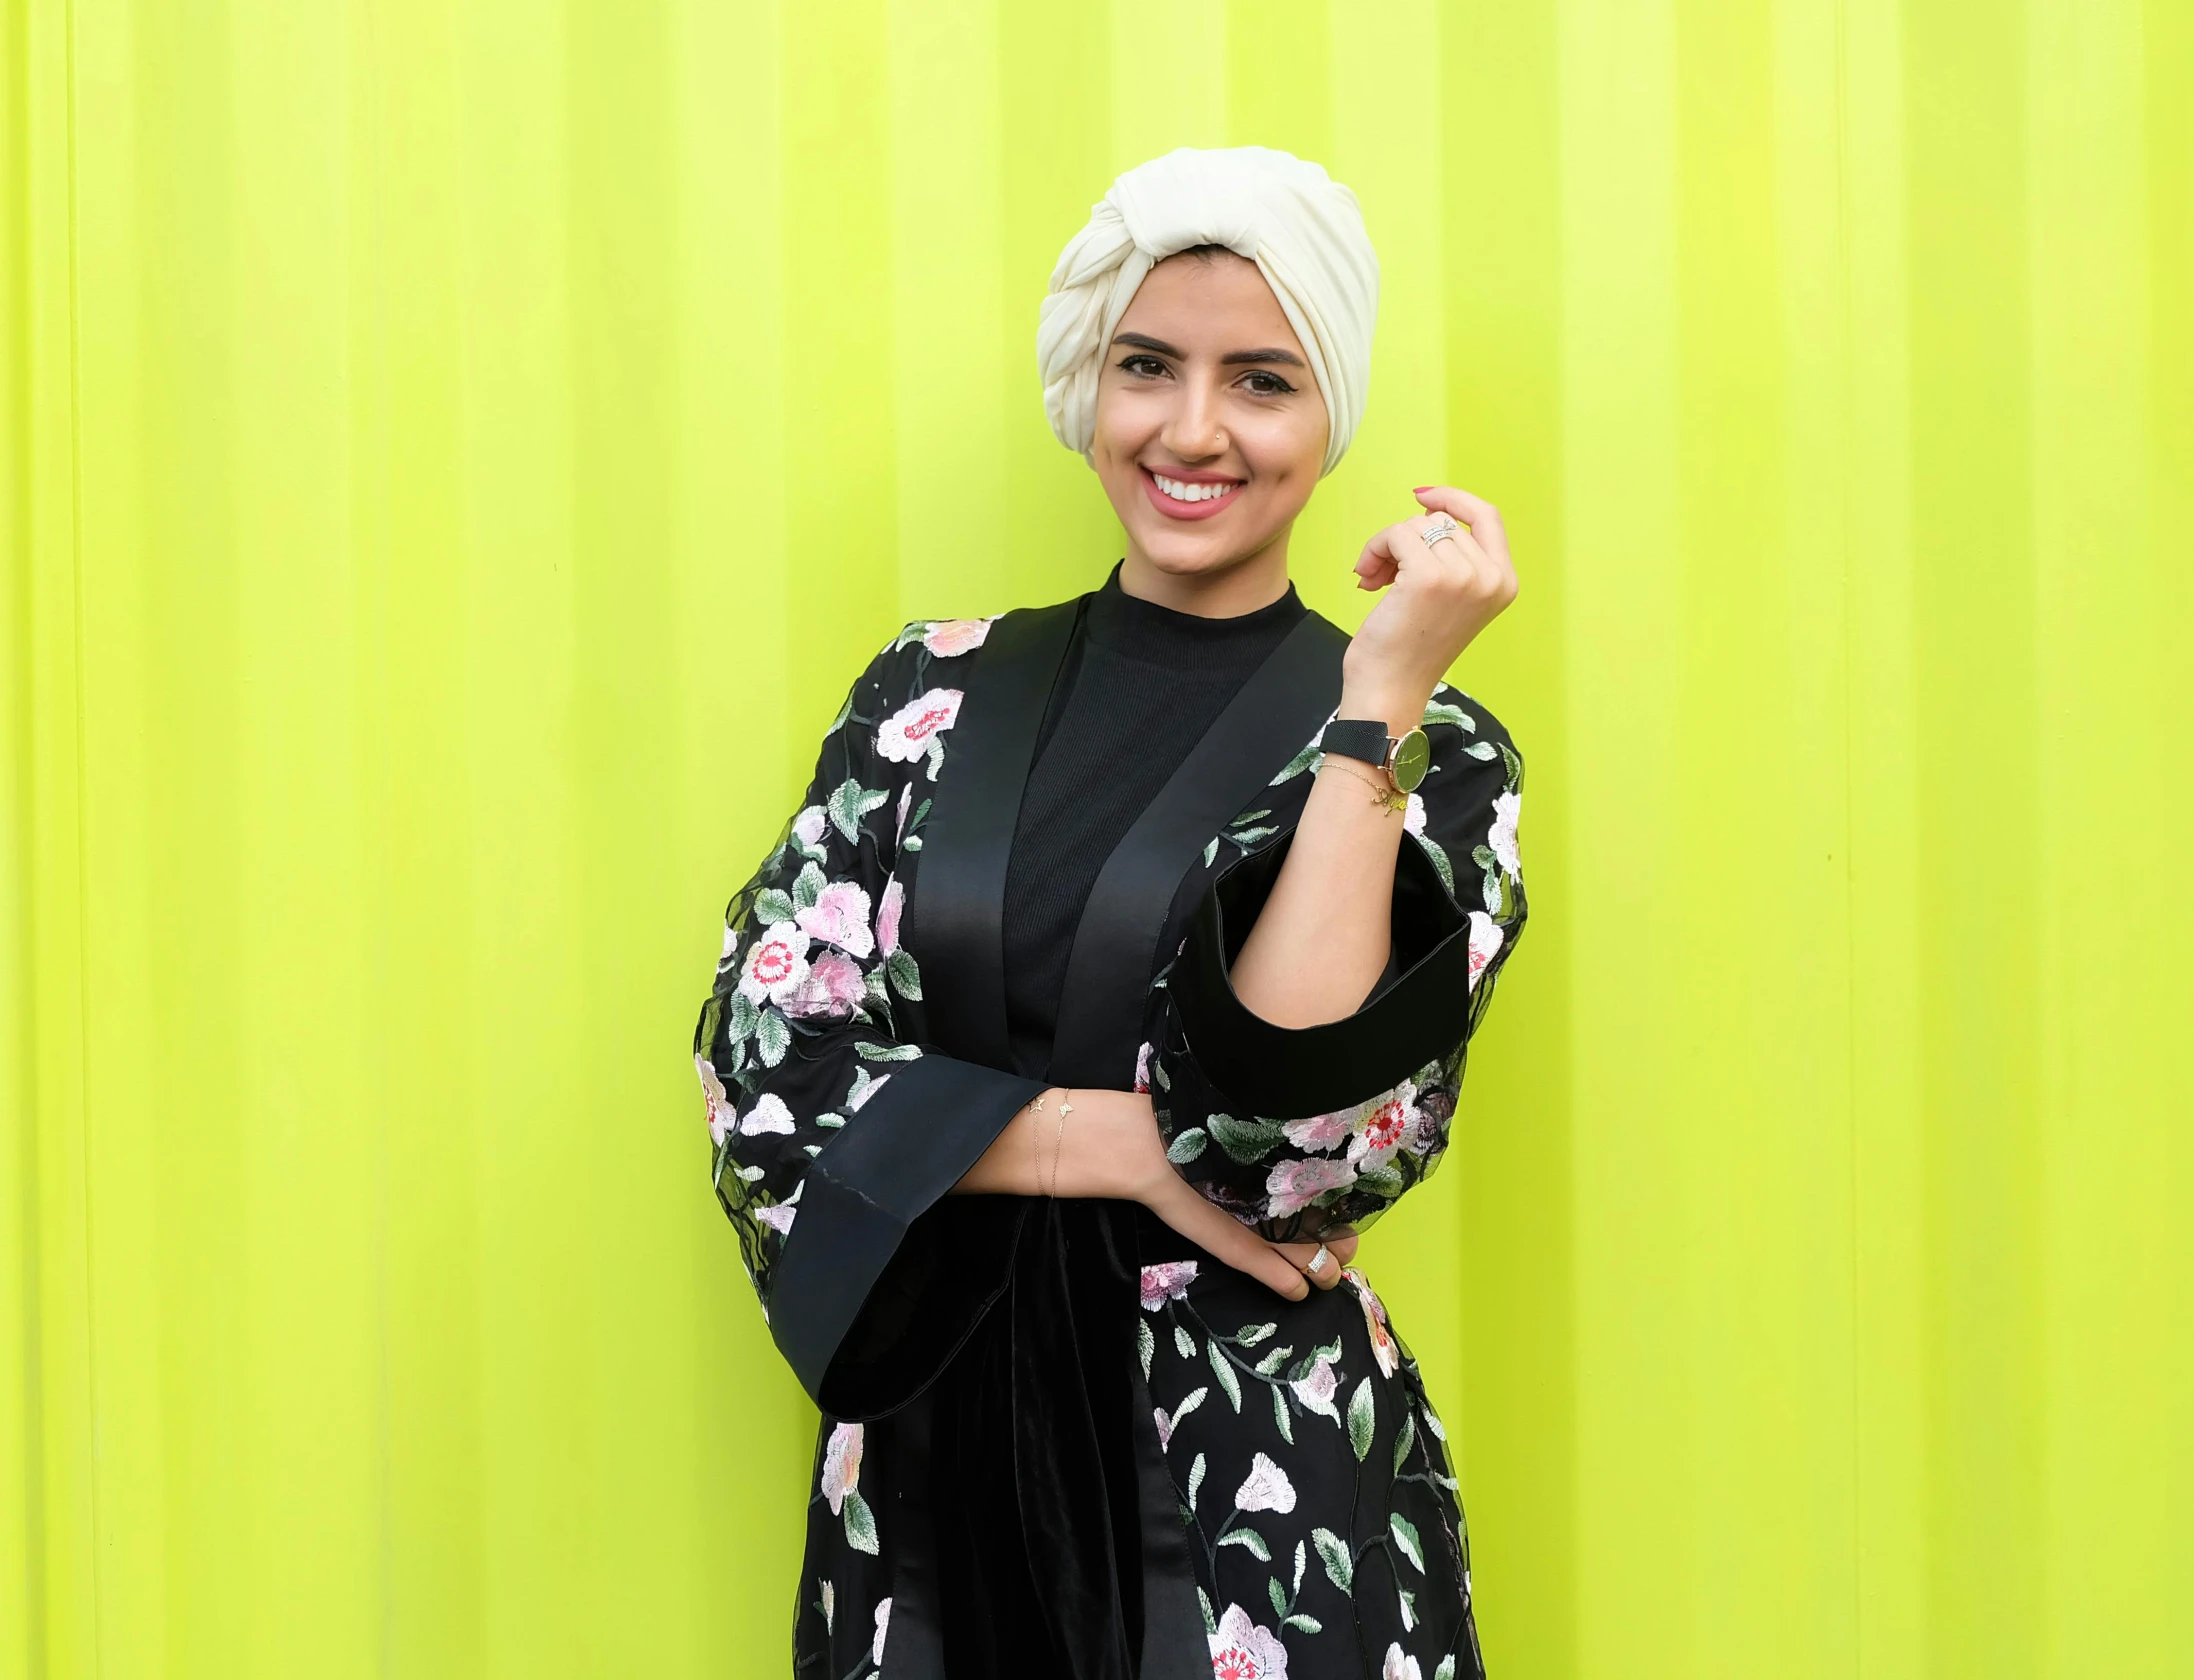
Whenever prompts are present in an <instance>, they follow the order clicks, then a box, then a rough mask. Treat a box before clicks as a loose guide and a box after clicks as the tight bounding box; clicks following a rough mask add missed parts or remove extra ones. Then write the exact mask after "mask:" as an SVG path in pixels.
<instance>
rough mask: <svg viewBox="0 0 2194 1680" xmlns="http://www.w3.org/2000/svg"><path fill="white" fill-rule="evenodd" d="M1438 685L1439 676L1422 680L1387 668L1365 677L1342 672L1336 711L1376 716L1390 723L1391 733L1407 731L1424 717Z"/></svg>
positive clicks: (1388, 729) (1354, 714) (1346, 713)
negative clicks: (1396, 674) (1347, 674)
mask: <svg viewBox="0 0 2194 1680" xmlns="http://www.w3.org/2000/svg"><path fill="white" fill-rule="evenodd" d="M1438 686H1439V679H1438V678H1437V677H1435V678H1434V679H1432V680H1431V681H1430V682H1423V683H1420V682H1418V681H1416V680H1415V679H1412V678H1397V677H1393V676H1390V675H1388V674H1386V673H1384V672H1381V673H1378V674H1375V675H1371V676H1366V677H1350V676H1343V678H1342V679H1341V706H1340V710H1339V712H1338V713H1337V714H1336V715H1337V716H1340V717H1344V718H1372V719H1377V720H1378V721H1379V722H1382V723H1384V724H1385V725H1386V726H1387V733H1388V734H1390V735H1402V734H1406V733H1407V732H1408V731H1410V730H1412V729H1414V728H1416V727H1417V725H1418V724H1419V723H1420V722H1422V721H1423V719H1424V715H1425V706H1426V705H1427V703H1428V702H1430V700H1431V699H1432V691H1433V690H1434V689H1435V688H1437V687H1438Z"/></svg>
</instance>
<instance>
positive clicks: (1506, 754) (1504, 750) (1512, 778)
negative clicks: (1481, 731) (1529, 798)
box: [1501, 741, 1524, 793]
mask: <svg viewBox="0 0 2194 1680" xmlns="http://www.w3.org/2000/svg"><path fill="white" fill-rule="evenodd" d="M1501 763H1502V765H1503V766H1504V767H1505V768H1506V769H1507V771H1508V787H1507V789H1506V791H1507V792H1509V793H1514V792H1515V791H1516V784H1517V783H1518V782H1520V781H1522V780H1523V779H1524V761H1523V760H1522V759H1520V758H1518V757H1517V756H1516V749H1515V748H1514V747H1512V746H1510V745H1509V744H1508V743H1507V742H1506V741H1503V742H1502V743H1501Z"/></svg>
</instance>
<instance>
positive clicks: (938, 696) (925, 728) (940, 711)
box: [876, 688, 960, 764]
mask: <svg viewBox="0 0 2194 1680" xmlns="http://www.w3.org/2000/svg"><path fill="white" fill-rule="evenodd" d="M959 715H960V691H959V690H958V689H956V688H933V689H931V690H930V691H929V692H928V693H927V694H923V695H920V696H918V697H917V698H915V699H912V700H909V701H908V702H907V703H906V704H905V705H904V706H901V707H900V708H899V709H898V710H897V711H896V712H893V713H892V714H891V716H889V717H888V718H886V719H884V721H883V722H882V723H880V724H878V725H877V726H876V750H877V752H879V753H880V754H882V755H883V756H884V757H885V758H888V759H890V760H892V761H893V762H894V763H897V764H912V763H913V762H914V761H915V760H916V759H918V758H920V757H921V756H922V755H923V754H924V753H926V752H928V751H929V743H930V737H931V736H933V735H936V734H939V733H941V732H942V731H944V730H947V729H950V728H951V727H952V723H953V719H955V718H957V717H958V716H959Z"/></svg>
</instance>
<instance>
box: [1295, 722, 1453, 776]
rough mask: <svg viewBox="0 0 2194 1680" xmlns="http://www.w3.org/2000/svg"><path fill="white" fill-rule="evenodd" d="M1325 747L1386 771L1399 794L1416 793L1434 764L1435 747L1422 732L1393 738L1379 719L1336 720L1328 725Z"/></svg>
mask: <svg viewBox="0 0 2194 1680" xmlns="http://www.w3.org/2000/svg"><path fill="white" fill-rule="evenodd" d="M1322 745H1323V746H1324V748H1325V750H1326V751H1327V752H1331V753H1339V754H1340V755H1341V756H1342V757H1343V758H1356V759H1361V760H1362V761H1363V762H1364V763H1366V764H1368V765H1370V766H1371V767H1372V768H1373V769H1375V770H1383V771H1385V772H1386V777H1387V780H1388V781H1390V782H1392V783H1393V784H1394V791H1395V792H1396V793H1399V794H1408V793H1411V792H1413V791H1415V789H1416V786H1417V784H1418V783H1419V782H1421V781H1423V780H1424V779H1425V770H1426V769H1427V767H1429V766H1430V765H1431V763H1432V744H1431V743H1430V742H1429V741H1427V740H1426V739H1425V732H1424V731H1423V730H1422V729H1412V730H1410V731H1409V732H1408V733H1407V734H1405V735H1389V734H1388V733H1387V732H1386V725H1385V724H1384V723H1381V722H1379V721H1378V720H1377V719H1376V718H1335V719H1334V720H1333V722H1331V723H1329V724H1327V725H1326V732H1325V738H1324V741H1323V743H1322Z"/></svg>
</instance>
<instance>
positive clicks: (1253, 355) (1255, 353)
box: [1112, 332, 1303, 368]
mask: <svg viewBox="0 0 2194 1680" xmlns="http://www.w3.org/2000/svg"><path fill="white" fill-rule="evenodd" d="M1112 342H1113V343H1114V344H1124V345H1126V346H1128V347H1129V348H1131V349H1135V350H1152V351H1156V352H1157V353H1158V354H1159V355H1161V356H1171V357H1172V358H1173V359H1174V360H1175V361H1183V360H1186V358H1185V357H1184V356H1183V355H1182V354H1181V352H1180V351H1179V350H1177V349H1175V348H1174V347H1173V346H1172V345H1170V344H1168V343H1167V342H1166V341H1165V340H1164V339H1162V338H1152V337H1150V336H1148V335H1147V334H1144V333H1139V332H1124V333H1115V334H1113V337H1112ZM1243 362H1278V363H1279V364H1280V365H1281V366H1282V367H1297V368H1299V367H1301V366H1303V358H1302V357H1300V356H1298V355H1296V354H1295V352H1294V351H1292V350H1279V349H1270V350H1230V351H1228V352H1227V353H1226V354H1225V355H1224V356H1221V357H1220V358H1219V365H1220V366H1222V367H1234V366H1236V365H1238V364H1240V363H1243Z"/></svg>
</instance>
